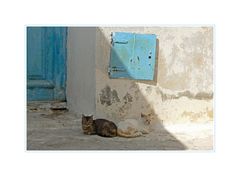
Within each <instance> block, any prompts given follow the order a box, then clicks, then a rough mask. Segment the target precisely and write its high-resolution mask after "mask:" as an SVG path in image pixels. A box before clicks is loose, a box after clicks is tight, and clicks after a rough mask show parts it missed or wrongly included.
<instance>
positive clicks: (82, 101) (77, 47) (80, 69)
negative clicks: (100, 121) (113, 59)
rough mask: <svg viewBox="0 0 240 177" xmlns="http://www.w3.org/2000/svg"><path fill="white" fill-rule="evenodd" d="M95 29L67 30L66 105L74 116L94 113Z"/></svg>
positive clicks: (74, 28)
mask: <svg viewBox="0 0 240 177" xmlns="http://www.w3.org/2000/svg"><path fill="white" fill-rule="evenodd" d="M95 36H96V28H93V27H69V28H68V59H67V104H68V108H69V109H70V110H71V111H73V112H74V113H76V114H78V115H79V114H81V113H85V114H92V113H95V109H96V108H95V92H96V89H95V85H96V81H95V69H94V68H95V39H96V37H95Z"/></svg>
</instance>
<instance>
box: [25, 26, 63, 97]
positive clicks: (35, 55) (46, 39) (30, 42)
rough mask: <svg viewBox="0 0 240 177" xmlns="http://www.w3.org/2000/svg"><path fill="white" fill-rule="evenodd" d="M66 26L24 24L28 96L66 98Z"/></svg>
mask: <svg viewBox="0 0 240 177" xmlns="http://www.w3.org/2000/svg"><path fill="white" fill-rule="evenodd" d="M66 40H67V28H66V27H27V100H28V101H33V100H34V101H45V100H59V101H60V100H65V99H66V98H65V97H66V96H65V85H66V84H65V77H66V52H67V51H66Z"/></svg>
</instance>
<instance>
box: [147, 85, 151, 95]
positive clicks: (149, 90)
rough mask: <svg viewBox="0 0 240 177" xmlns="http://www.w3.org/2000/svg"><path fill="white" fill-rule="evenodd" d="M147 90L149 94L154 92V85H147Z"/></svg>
mask: <svg viewBox="0 0 240 177" xmlns="http://www.w3.org/2000/svg"><path fill="white" fill-rule="evenodd" d="M146 92H147V94H151V93H152V87H151V86H147V88H146Z"/></svg>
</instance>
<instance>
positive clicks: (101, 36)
mask: <svg viewBox="0 0 240 177" xmlns="http://www.w3.org/2000/svg"><path fill="white" fill-rule="evenodd" d="M127 32H134V31H127ZM96 42H97V43H99V44H100V45H98V44H96V81H97V82H96V99H97V103H96V104H97V112H96V116H97V117H98V118H99V117H106V118H108V119H111V120H113V121H114V122H119V121H121V120H124V119H127V118H135V119H138V120H139V121H143V120H144V121H145V123H146V124H147V126H148V127H149V128H150V129H151V130H152V132H151V135H153V137H155V139H154V141H153V142H152V144H151V143H150V142H149V140H147V139H146V147H144V149H145V150H149V149H155V150H185V149H187V147H186V146H185V145H184V144H183V143H182V142H181V141H179V140H178V139H177V138H176V137H174V136H173V135H172V134H171V133H170V132H168V131H167V130H166V129H165V128H164V126H163V124H162V121H161V120H160V119H159V118H158V116H157V114H156V112H155V110H154V109H156V106H155V108H153V106H152V103H151V102H150V101H149V99H148V98H147V97H148V96H147V95H148V94H151V93H150V92H151V91H152V90H151V89H152V88H151V87H148V85H157V75H158V74H157V67H158V60H159V58H156V63H155V71H154V72H155V73H154V80H153V81H143V80H130V79H123V78H121V79H110V78H109V76H108V65H109V60H110V50H111V44H110V36H108V34H107V35H106V34H105V33H104V32H103V31H102V30H101V29H100V28H97V40H96ZM156 52H158V42H157V50H156ZM156 57H158V53H156ZM119 61H120V60H119ZM125 67H126V68H125V69H126V70H127V66H125ZM139 83H140V84H145V85H146V89H144V90H143V89H142V88H140V87H139V85H138V84H139ZM143 92H144V93H143ZM158 106H159V107H160V106H161V104H159V105H158ZM143 114H144V115H146V116H147V118H146V117H145V116H143ZM136 115H137V116H136ZM144 117H145V118H144ZM151 135H150V136H151ZM155 135H156V136H155ZM169 142H170V143H169ZM133 149H134V148H133Z"/></svg>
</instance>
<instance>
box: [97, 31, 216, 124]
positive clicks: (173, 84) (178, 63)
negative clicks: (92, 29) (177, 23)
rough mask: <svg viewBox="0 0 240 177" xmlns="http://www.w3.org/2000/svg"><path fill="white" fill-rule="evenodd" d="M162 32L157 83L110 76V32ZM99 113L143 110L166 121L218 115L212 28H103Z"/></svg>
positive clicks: (127, 114) (129, 114) (133, 114)
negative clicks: (215, 101)
mask: <svg viewBox="0 0 240 177" xmlns="http://www.w3.org/2000/svg"><path fill="white" fill-rule="evenodd" d="M120 31H122V32H135V33H146V34H156V35H157V41H158V43H157V53H156V56H157V58H156V67H155V78H154V80H153V81H139V80H128V79H109V77H108V73H107V71H108V64H109V59H110V40H111V36H110V35H111V32H120ZM95 57H96V68H95V69H96V115H97V116H98V117H105V118H108V119H112V120H114V119H116V120H122V119H125V118H140V116H141V113H143V114H148V115H149V117H152V118H153V119H157V120H159V121H161V122H162V123H170V122H184V121H194V122H197V121H207V120H212V119H213V28H212V27H126V28H123V27H101V28H97V32H96V56H95Z"/></svg>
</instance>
